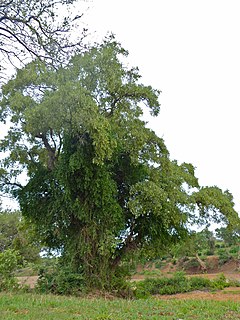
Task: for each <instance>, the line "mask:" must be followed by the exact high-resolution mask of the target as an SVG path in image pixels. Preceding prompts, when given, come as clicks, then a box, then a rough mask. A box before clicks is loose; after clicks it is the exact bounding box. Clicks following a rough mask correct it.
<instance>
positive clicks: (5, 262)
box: [0, 249, 18, 291]
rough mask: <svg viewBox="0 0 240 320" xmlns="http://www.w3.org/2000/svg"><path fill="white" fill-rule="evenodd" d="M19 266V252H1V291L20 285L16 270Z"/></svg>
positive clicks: (9, 250)
mask: <svg viewBox="0 0 240 320" xmlns="http://www.w3.org/2000/svg"><path fill="white" fill-rule="evenodd" d="M17 267H18V252H17V251H15V250H11V249H8V250H5V251H3V252H1V253H0V291H3V290H12V289H16V288H17V287H18V283H17V280H16V279H15V277H14V271H16V269H17Z"/></svg>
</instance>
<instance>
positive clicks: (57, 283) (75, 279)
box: [36, 268, 84, 295]
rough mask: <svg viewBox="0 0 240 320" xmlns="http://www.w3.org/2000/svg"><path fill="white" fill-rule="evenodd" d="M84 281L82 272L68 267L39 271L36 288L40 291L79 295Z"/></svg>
mask: <svg viewBox="0 0 240 320" xmlns="http://www.w3.org/2000/svg"><path fill="white" fill-rule="evenodd" d="M83 289H84V281H83V277H82V275H81V274H78V273H73V272H72V271H71V270H69V269H67V268H62V269H59V270H55V271H45V270H44V269H42V270H40V272H39V279H38V283H37V287H36V290H37V291H38V292H40V293H52V294H60V295H79V294H80V293H82V292H83Z"/></svg>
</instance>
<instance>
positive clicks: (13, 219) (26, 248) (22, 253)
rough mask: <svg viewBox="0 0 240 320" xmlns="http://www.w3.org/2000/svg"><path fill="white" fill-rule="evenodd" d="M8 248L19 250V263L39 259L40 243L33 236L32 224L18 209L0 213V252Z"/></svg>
mask: <svg viewBox="0 0 240 320" xmlns="http://www.w3.org/2000/svg"><path fill="white" fill-rule="evenodd" d="M8 249H13V250H16V251H18V252H19V257H20V259H19V263H20V262H21V264H24V263H28V262H37V261H38V260H39V259H40V256H39V252H40V244H39V243H38V242H37V241H36V239H35V238H34V228H33V225H29V224H27V223H26V221H25V220H24V219H23V217H22V215H21V213H20V212H19V211H14V212H11V211H4V212H1V213H0V252H3V251H4V250H8Z"/></svg>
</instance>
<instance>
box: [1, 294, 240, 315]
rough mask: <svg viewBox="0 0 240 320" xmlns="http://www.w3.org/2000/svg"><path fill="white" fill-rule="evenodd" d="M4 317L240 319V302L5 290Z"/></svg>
mask: <svg viewBox="0 0 240 320" xmlns="http://www.w3.org/2000/svg"><path fill="white" fill-rule="evenodd" d="M0 319H4V320H15V319H17V320H21V319H24V320H28V319H29V320H30V319H31V320H35V319H36V320H37V319H41V320H55V319H58V320H62V319H68V320H73V319H93V320H94V319H98V320H105V319H114V320H127V319H129V320H130V319H156V320H157V319H161V320H173V319H176V320H177V319H184V320H185V319H189V320H192V319H195V320H206V319H208V320H211V319H217V320H224V319H240V303H236V302H232V301H224V302H223V301H222V302H220V301H207V300H192V301H191V300H160V299H154V298H150V299H147V300H132V301H126V300H119V299H114V300H105V299H103V298H99V299H86V298H73V297H59V296H51V295H33V294H10V293H8V294H3V293H1V294H0Z"/></svg>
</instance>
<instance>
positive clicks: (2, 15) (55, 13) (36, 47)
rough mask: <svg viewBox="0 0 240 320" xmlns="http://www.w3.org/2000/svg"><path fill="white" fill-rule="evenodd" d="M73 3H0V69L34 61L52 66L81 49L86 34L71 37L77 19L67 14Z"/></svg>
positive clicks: (47, 0) (61, 0) (14, 0)
mask: <svg viewBox="0 0 240 320" xmlns="http://www.w3.org/2000/svg"><path fill="white" fill-rule="evenodd" d="M74 2H75V0H39V1H36V0H6V1H2V0H1V2H0V60H1V64H0V67H1V69H3V68H7V67H8V65H9V63H11V64H13V65H14V66H16V65H18V66H19V65H20V66H22V65H24V64H26V61H27V62H29V59H31V60H32V59H33V58H36V57H38V58H39V59H42V60H45V61H49V62H51V63H52V64H54V65H56V64H57V63H62V62H63V60H64V61H65V60H66V58H67V57H68V56H69V55H70V54H72V52H73V51H74V50H75V49H76V48H77V47H79V45H82V39H83V38H84V36H85V31H86V30H84V29H83V30H81V32H80V30H78V33H76V34H75V37H74V39H73V37H71V32H72V31H73V30H74V28H76V27H77V24H78V21H79V18H81V15H78V14H77V12H75V13H73V12H71V11H70V10H71V9H70V8H71V6H69V5H70V4H71V5H72V4H73V3H74ZM72 11H73V10H72ZM63 12H65V14H62V13H63ZM60 16H62V18H60ZM19 62H20V64H19ZM2 76H3V73H2Z"/></svg>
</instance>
